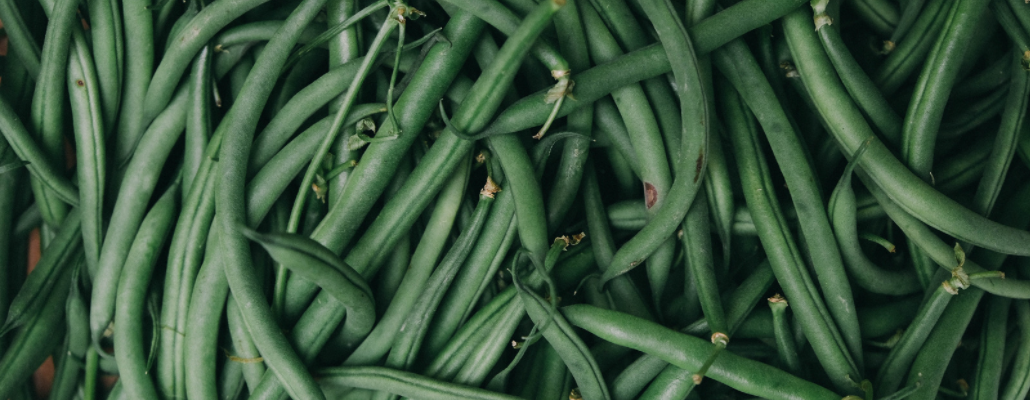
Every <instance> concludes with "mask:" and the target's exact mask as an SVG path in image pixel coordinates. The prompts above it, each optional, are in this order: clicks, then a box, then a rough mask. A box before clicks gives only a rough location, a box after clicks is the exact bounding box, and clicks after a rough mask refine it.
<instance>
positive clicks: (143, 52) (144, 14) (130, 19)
mask: <svg viewBox="0 0 1030 400" xmlns="http://www.w3.org/2000/svg"><path fill="white" fill-rule="evenodd" d="M122 19H123V21H122V27H123V28H124V33H125V51H124V57H123V58H122V60H123V61H122V62H123V63H124V64H123V65H124V66H125V71H124V75H123V81H122V86H121V108H120V110H119V114H118V125H117V130H116V131H115V136H114V145H115V148H114V149H113V151H112V152H111V153H112V156H113V157H111V159H112V160H113V161H114V163H115V165H121V163H122V161H123V160H127V159H128V158H129V156H130V154H129V153H131V152H132V151H133V149H134V148H135V146H136V141H137V139H138V138H139V137H140V135H142V134H143V132H144V130H145V129H146V128H147V125H148V124H150V119H152V118H154V117H156V116H157V114H158V112H160V111H161V109H164V107H163V106H164V104H162V107H161V109H158V110H155V112H154V116H153V117H151V118H144V116H143V110H144V103H143V101H144V97H145V95H146V93H147V90H148V88H149V86H150V82H151V76H152V74H153V73H154V51H155V50H154V14H153V11H152V10H151V9H150V2H149V1H146V0H134V1H130V2H127V3H125V4H124V5H122ZM206 40H207V39H205V41H206ZM197 49H198V50H199V46H198V48H197ZM192 58H193V57H192V54H191V55H190V59H192ZM186 63H188V61H187V62H186ZM185 68H186V66H185V63H184V65H183V69H185ZM176 82H178V77H176ZM174 85H175V82H173V83H172V84H171V85H169V87H168V88H166V89H165V91H166V96H168V99H169V100H170V99H171V97H172V92H173V89H174Z"/></svg>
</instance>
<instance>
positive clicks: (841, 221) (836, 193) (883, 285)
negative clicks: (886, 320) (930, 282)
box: [829, 150, 922, 295]
mask: <svg viewBox="0 0 1030 400" xmlns="http://www.w3.org/2000/svg"><path fill="white" fill-rule="evenodd" d="M859 152H862V150H859ZM861 157H862V156H861V154H856V155H855V156H853V157H852V159H851V161H850V162H848V166H847V167H846V168H845V169H844V175H843V176H841V178H840V181H839V182H838V183H837V187H836V188H834V189H833V195H832V196H830V205H829V208H830V219H831V220H832V221H833V229H834V235H836V237H837V243H839V244H840V249H841V255H842V256H843V257H844V265H845V266H847V267H848V272H849V273H850V275H851V276H852V277H853V278H854V279H855V284H856V285H858V286H860V287H862V288H863V289H866V290H868V291H870V292H873V293H882V294H890V295H905V294H909V293H914V292H916V291H919V290H921V289H922V285H920V281H919V278H918V277H917V276H916V274H915V273H914V271H912V270H905V271H892V270H885V269H883V268H880V267H878V266H877V265H876V264H874V263H873V262H872V261H870V260H869V259H868V258H866V256H865V253H863V252H862V247H861V246H860V244H859V242H858V238H859V234H858V225H857V224H858V218H857V215H856V214H857V209H856V207H855V191H854V189H852V187H851V171H852V170H853V169H854V167H855V166H856V165H857V162H858V160H859V159H860V158H861Z"/></svg>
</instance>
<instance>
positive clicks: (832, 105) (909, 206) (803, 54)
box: [784, 11, 1030, 255]
mask: <svg viewBox="0 0 1030 400" xmlns="http://www.w3.org/2000/svg"><path fill="white" fill-rule="evenodd" d="M785 21H786V22H788V23H787V24H785V26H784V27H785V28H786V29H785V31H786V32H787V33H788V35H787V39H788V42H789V43H790V45H791V51H792V52H793V53H794V54H795V61H796V62H797V63H798V64H797V65H798V71H800V73H801V76H802V78H803V79H805V82H806V83H807V84H808V85H807V87H808V89H809V90H810V91H811V93H812V98H813V99H814V100H816V105H817V106H818V108H819V109H820V114H821V115H822V116H823V117H824V118H825V119H826V120H827V123H828V125H829V126H830V127H831V132H832V133H833V135H834V137H835V138H836V139H837V141H838V142H839V143H840V144H841V145H842V147H843V148H844V149H845V152H846V153H853V152H854V150H855V149H857V148H858V146H860V145H861V143H862V142H863V141H865V140H866V139H868V138H869V137H870V136H873V135H872V132H871V129H870V128H869V126H868V125H867V124H866V123H865V121H863V120H862V117H861V115H860V113H859V112H858V111H857V109H856V107H855V106H854V103H852V102H851V100H850V98H848V97H847V95H846V94H845V93H846V92H845V91H844V89H843V88H842V87H841V85H840V83H839V81H836V80H835V79H836V78H834V74H833V73H832V70H828V69H827V66H828V65H829V62H828V60H827V59H826V56H825V54H823V52H822V50H821V46H817V45H818V42H817V40H816V38H815V34H814V30H813V27H812V21H811V18H810V15H809V14H808V12H807V11H799V12H795V13H793V14H791V15H788V16H787V17H786V19H785ZM859 166H860V167H862V169H863V170H864V171H865V172H866V173H868V174H869V175H870V176H871V177H872V179H873V180H874V181H875V182H876V183H877V185H879V186H880V187H881V188H883V190H884V191H886V192H887V194H888V195H889V196H890V198H891V199H892V200H894V201H895V202H897V203H898V205H899V206H901V208H903V209H904V210H905V211H907V212H910V213H912V214H913V216H915V217H916V218H919V219H920V220H922V221H923V222H925V223H927V224H928V225H930V226H932V227H934V228H937V229H940V230H941V231H943V232H945V233H947V234H949V235H952V236H954V237H955V238H957V239H960V240H963V241H966V242H969V243H972V244H974V245H976V246H981V247H984V248H988V249H991V250H994V251H998V252H1002V253H1006V254H1016V255H1022V254H1027V253H1028V252H1030V232H1027V231H1023V230H1018V229H1014V228H1010V227H1006V226H1004V225H1001V224H998V223H996V222H992V221H989V220H987V219H986V218H984V217H981V216H980V215H977V214H976V213H975V212H973V211H971V210H969V209H966V208H965V207H962V206H960V205H959V204H958V203H956V202H955V201H953V200H951V199H949V198H947V197H946V196H944V195H943V194H941V193H940V192H938V191H936V190H934V189H933V188H932V187H930V186H929V184H927V183H926V182H924V181H923V180H922V179H920V178H919V177H917V176H916V175H915V174H913V173H912V172H911V171H909V170H908V168H906V167H905V166H904V165H902V164H901V162H900V161H898V159H897V158H895V157H894V156H893V154H891V153H890V151H889V150H888V149H887V148H886V147H885V146H884V145H883V143H882V142H880V141H879V140H878V139H874V140H873V141H872V142H871V143H870V145H869V148H868V149H867V150H866V154H865V155H864V156H863V157H862V159H861V160H860V162H859ZM929 210H933V211H932V212H931V211H929ZM973 232H976V233H975V234H974V233H973Z"/></svg>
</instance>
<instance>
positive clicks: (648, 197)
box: [644, 182, 658, 210]
mask: <svg viewBox="0 0 1030 400" xmlns="http://www.w3.org/2000/svg"><path fill="white" fill-rule="evenodd" d="M657 202H658V189H655V187H654V185H652V184H651V182H644V204H646V205H647V209H648V210H650V209H651V207H653V206H654V203H657Z"/></svg>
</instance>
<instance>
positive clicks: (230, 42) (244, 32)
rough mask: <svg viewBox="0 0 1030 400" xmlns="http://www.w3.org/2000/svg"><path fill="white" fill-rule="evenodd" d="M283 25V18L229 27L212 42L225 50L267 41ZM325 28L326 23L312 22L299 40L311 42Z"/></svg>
mask: <svg viewBox="0 0 1030 400" xmlns="http://www.w3.org/2000/svg"><path fill="white" fill-rule="evenodd" d="M282 26H283V21H282V20H269V21H254V22H250V23H247V24H242V25H239V26H234V27H232V28H227V29H225V30H223V31H221V32H220V33H218V35H217V36H215V37H214V38H212V39H211V42H212V43H213V44H214V46H215V51H224V50H225V49H228V48H231V47H233V46H237V45H241V44H246V43H250V42H267V41H268V40H269V39H271V38H272V36H273V35H275V32H276V31H277V30H279V28H281V27H282ZM325 28H326V27H325V25H324V24H321V23H317V22H315V23H312V24H311V25H309V26H308V27H307V28H305V29H304V33H302V34H301V36H300V38H299V39H298V40H297V42H299V43H311V42H312V41H314V40H315V37H316V36H318V34H319V33H321V32H323V31H325Z"/></svg>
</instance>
